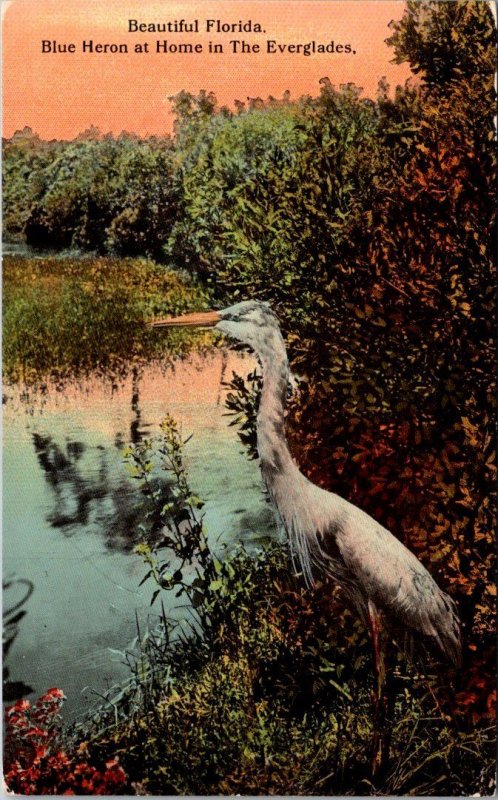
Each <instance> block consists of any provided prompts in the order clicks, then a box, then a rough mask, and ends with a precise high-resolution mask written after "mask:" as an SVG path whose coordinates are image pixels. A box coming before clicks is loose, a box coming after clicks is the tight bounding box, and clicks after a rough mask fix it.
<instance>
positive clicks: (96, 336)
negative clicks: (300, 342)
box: [3, 256, 211, 386]
mask: <svg viewBox="0 0 498 800" xmlns="http://www.w3.org/2000/svg"><path fill="white" fill-rule="evenodd" d="M3 303H4V312H3V313H4V320H3V369H4V380H5V381H6V382H7V383H20V384H24V385H27V386H36V385H37V384H41V383H42V382H44V381H47V380H48V381H50V382H52V383H54V384H56V385H64V383H66V382H67V381H69V380H71V379H74V378H81V377H84V376H87V375H89V374H97V375H105V376H107V377H108V378H110V379H113V380H116V379H119V378H120V377H125V376H126V374H127V373H128V372H129V371H130V369H132V368H133V367H134V366H137V365H138V364H141V363H147V362H151V361H154V360H155V359H160V358H161V359H168V357H171V356H173V355H174V356H178V355H183V354H186V353H187V352H189V351H190V350H191V349H192V348H193V347H203V346H204V345H205V344H206V343H207V341H208V339H207V337H206V336H204V335H202V334H201V335H199V334H192V333H188V332H184V331H172V332H170V333H169V334H168V336H164V335H161V334H158V332H157V331H154V330H152V329H150V328H148V327H147V325H146V323H147V321H148V320H150V319H152V318H153V317H155V316H162V315H168V314H181V313H182V312H184V311H186V310H201V309H203V308H206V307H207V303H208V301H207V295H206V292H205V291H204V290H203V289H201V288H200V287H199V286H198V285H197V284H196V283H195V282H193V281H191V280H187V279H186V278H184V277H182V276H180V275H179V274H178V273H175V272H173V271H172V270H169V269H166V268H165V267H161V266H158V265H157V264H155V263H153V262H151V261H147V260H145V259H116V258H86V259H81V258H67V259H58V258H40V259H30V258H23V257H18V256H6V257H5V259H4V267H3ZM209 341H211V339H210V340H209Z"/></svg>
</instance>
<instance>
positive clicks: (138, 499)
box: [3, 352, 275, 719]
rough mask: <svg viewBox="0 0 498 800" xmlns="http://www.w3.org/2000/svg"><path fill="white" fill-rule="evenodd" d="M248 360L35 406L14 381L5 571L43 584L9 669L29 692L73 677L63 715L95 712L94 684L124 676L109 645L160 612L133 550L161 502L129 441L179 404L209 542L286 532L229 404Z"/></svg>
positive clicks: (122, 642) (8, 427) (223, 359)
mask: <svg viewBox="0 0 498 800" xmlns="http://www.w3.org/2000/svg"><path fill="white" fill-rule="evenodd" d="M251 368H252V363H249V364H248V363H247V359H246V358H241V357H240V356H238V355H235V354H232V353H228V354H226V353H225V352H223V353H220V352H217V353H215V354H213V356H212V357H209V356H208V357H206V356H195V357H193V358H192V359H191V361H190V362H189V363H185V362H183V363H182V362H179V363H178V364H176V365H175V369H174V370H173V369H170V370H169V371H161V370H160V369H158V368H157V367H150V368H149V367H147V368H144V370H143V371H140V372H139V371H137V372H136V373H134V374H133V375H130V377H129V378H128V379H127V381H126V382H124V384H123V386H120V387H117V388H116V389H115V390H114V391H111V389H110V387H109V386H108V385H104V384H103V383H102V382H99V381H97V380H95V381H92V380H90V381H88V383H87V384H85V385H84V386H81V387H77V386H71V387H68V388H67V390H66V391H65V393H64V395H55V394H54V393H49V394H48V395H45V396H44V397H43V405H42V404H41V403H40V404H39V405H38V406H36V407H34V408H33V409H32V413H29V414H25V413H24V410H25V408H26V407H25V405H24V404H22V403H21V402H20V400H19V395H17V396H15V395H14V391H13V390H12V387H7V388H6V396H7V397H8V400H7V403H6V405H5V406H4V527H3V530H4V552H3V558H4V565H5V566H4V568H5V570H6V572H7V574H11V573H12V574H17V575H22V576H23V577H25V578H26V579H28V580H30V581H32V583H33V584H34V585H35V586H36V596H35V597H34V598H33V599H34V600H35V602H31V603H30V604H29V614H27V615H26V617H23V619H22V621H21V624H20V625H18V628H16V631H17V633H16V636H15V644H14V645H13V646H12V642H13V640H14V639H13V638H11V640H10V641H11V644H10V645H9V647H10V648H11V649H10V653H9V663H8V666H9V667H10V670H11V673H12V676H13V678H15V680H16V681H17V682H18V684H19V686H18V689H20V690H21V691H23V692H25V693H29V692H30V687H33V691H34V692H35V693H36V694H41V693H43V692H44V691H46V690H47V689H48V688H49V687H51V686H60V687H61V688H63V689H64V691H65V694H66V695H67V697H68V700H67V702H66V703H65V706H64V716H65V718H66V719H74V718H75V716H77V715H78V714H80V713H84V711H85V710H86V708H87V703H88V692H87V690H85V687H89V686H91V687H92V688H94V689H95V690H97V691H99V692H105V691H106V689H107V688H109V687H110V686H111V685H113V684H114V683H116V682H117V681H120V680H124V679H126V677H127V675H128V673H127V669H126V667H125V666H123V665H122V664H121V662H120V661H119V660H116V661H113V660H112V658H111V656H110V654H109V652H108V649H107V648H109V647H110V648H114V649H118V650H123V649H126V646H127V645H128V643H129V642H130V641H131V640H132V639H133V637H134V636H135V634H136V613H138V616H139V618H140V620H144V621H145V620H146V619H147V615H148V614H149V613H150V599H151V589H150V587H149V586H147V585H146V584H142V585H141V583H140V582H141V580H142V578H143V576H144V573H145V570H146V568H145V566H144V565H143V562H142V559H141V558H140V557H138V556H136V555H133V554H132V549H133V546H134V544H135V543H136V542H137V541H139V540H140V538H141V536H142V532H141V529H140V526H141V524H142V523H143V521H144V516H145V515H146V514H147V513H148V511H149V510H150V507H149V506H148V505H147V503H148V502H150V501H148V500H147V498H145V497H144V496H143V494H142V493H141V492H140V491H139V484H138V482H137V481H133V480H131V479H130V478H129V476H128V475H127V473H126V469H125V466H124V464H123V458H122V449H123V447H124V446H126V445H128V444H130V443H131V444H138V443H140V442H141V441H143V439H144V438H147V439H149V438H154V437H155V435H156V434H157V433H158V432H159V425H160V422H161V420H162V419H163V417H164V415H165V414H167V413H169V414H171V415H172V416H173V417H174V418H175V419H176V420H177V421H178V422H179V424H180V427H181V430H182V434H183V436H184V438H185V439H186V438H187V437H189V436H190V434H193V436H192V438H191V439H190V441H189V443H188V445H187V447H186V448H185V458H186V466H187V468H188V471H189V477H190V483H191V486H192V488H193V490H194V491H195V493H196V494H197V495H199V496H200V497H202V499H203V500H204V501H205V506H204V508H203V512H205V517H204V520H205V526H206V530H207V533H208V537H209V540H210V543H211V545H212V546H213V547H218V543H219V544H220V546H223V545H225V544H226V545H227V546H228V547H231V546H232V545H235V544H236V543H237V542H240V541H243V542H245V543H246V545H247V546H248V547H250V546H251V545H252V544H253V543H255V542H256V543H257V541H258V539H266V538H268V537H269V536H272V535H275V526H274V519H273V513H272V510H271V508H270V506H269V505H268V504H267V503H266V502H265V499H264V498H263V496H262V493H261V479H260V473H259V469H258V465H257V464H256V463H255V462H250V461H248V460H247V458H246V455H245V454H244V453H242V452H241V450H242V448H241V445H240V442H239V440H238V438H237V433H236V431H235V430H234V429H233V428H231V427H230V426H229V425H228V423H227V420H226V418H225V417H224V416H223V408H220V405H218V404H219V403H220V400H221V402H222V398H221V396H220V393H223V392H224V391H225V389H224V388H220V384H222V382H223V377H224V374H231V372H232V371H234V370H236V371H238V372H241V373H242V374H245V373H247V372H248V371H250V369H251ZM153 480H154V481H156V484H155V486H156V487H157V488H159V489H160V491H161V494H163V495H167V493H168V492H169V491H170V484H169V479H168V476H167V475H166V474H165V473H162V472H158V473H157V474H154V478H153ZM151 522H152V525H154V519H153V518H152V519H148V520H147V529H148V530H150V523H151ZM160 535H161V532H160V527H159V525H158V523H156V528H155V536H158V537H159V536H160ZM156 541H157V539H156ZM164 602H165V608H166V612H167V614H168V615H169V616H170V617H171V618H172V619H175V620H178V621H179V622H181V620H182V619H183V618H184V617H187V616H188V613H189V612H188V610H186V609H184V608H182V607H179V606H178V601H177V600H176V599H175V597H174V594H173V593H172V594H171V596H169V595H168V594H167V593H166V594H165V597H164ZM10 605H13V603H11V604H10ZM23 610H24V609H18V611H23ZM15 613H17V612H15ZM13 616H15V614H14V613H13ZM20 619H21V618H19V619H18V622H19V620H20ZM144 624H145V622H144ZM10 631H11V633H12V632H13V631H14V628H13V627H11V628H10ZM7 680H8V676H7ZM21 683H22V687H21ZM85 693H86V696H85ZM90 699H91V698H90Z"/></svg>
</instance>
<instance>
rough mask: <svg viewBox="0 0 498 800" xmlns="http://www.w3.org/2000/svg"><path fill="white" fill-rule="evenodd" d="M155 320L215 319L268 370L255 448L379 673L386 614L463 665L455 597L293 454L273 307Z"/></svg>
mask: <svg viewBox="0 0 498 800" xmlns="http://www.w3.org/2000/svg"><path fill="white" fill-rule="evenodd" d="M151 324H152V325H153V326H155V327H179V326H182V327H204V328H208V327H212V328H214V329H215V330H218V331H221V332H223V333H224V334H226V335H227V336H228V337H230V338H232V339H236V340H238V341H239V342H242V343H244V344H245V345H248V346H249V347H250V348H251V349H252V350H253V351H254V353H255V355H256V357H257V359H258V361H259V362H260V365H261V369H262V377H263V383H262V390H261V399H260V403H259V409H258V415H257V446H258V453H259V459H260V467H261V473H262V476H263V480H264V483H265V484H266V487H267V489H268V492H269V495H270V497H271V499H272V501H273V504H274V506H275V508H276V510H277V512H278V515H279V517H280V519H281V521H282V523H283V526H284V528H285V530H286V532H287V535H288V537H289V540H290V545H291V552H292V553H293V554H294V557H296V558H297V560H298V562H299V565H300V568H301V571H302V573H303V576H304V579H305V580H306V582H307V584H308V585H313V584H314V583H315V581H316V579H317V577H319V576H320V577H323V576H327V577H331V578H333V579H334V580H335V581H336V582H337V583H338V584H339V585H340V586H341V587H342V589H343V591H344V592H345V594H346V596H347V598H349V601H350V602H351V603H352V605H353V606H354V608H355V609H356V610H357V612H358V614H359V615H360V617H361V618H362V619H363V621H364V622H365V623H366V624H368V625H369V626H370V629H371V633H372V638H373V644H374V652H375V667H376V671H377V675H378V676H379V674H380V647H379V632H380V619H381V614H382V612H383V613H384V614H385V615H386V616H387V618H390V619H392V620H394V621H395V622H396V623H397V624H400V625H401V626H402V627H403V628H404V629H405V630H407V631H408V632H413V633H418V634H423V635H424V636H425V637H427V638H428V640H429V641H431V642H432V643H433V644H434V645H436V647H437V648H439V650H441V651H442V653H444V655H445V656H446V657H447V658H448V659H449V660H450V661H452V662H453V663H454V664H455V665H456V666H458V665H459V664H460V663H461V649H462V648H461V638H460V624H459V619H458V614H457V610H456V606H455V603H454V601H453V600H452V598H451V597H449V596H448V595H447V594H446V593H445V592H443V591H442V590H441V589H440V588H439V587H438V585H437V584H436V582H435V580H434V579H433V578H432V576H431V575H430V574H429V572H428V571H427V569H426V568H425V567H424V566H423V564H421V562H420V561H419V560H418V558H417V557H416V556H415V555H414V554H413V553H411V552H410V550H408V549H407V548H406V547H405V546H404V545H403V544H402V543H401V542H400V541H399V540H398V539H396V537H395V536H393V534H392V533H390V532H389V531H388V530H386V528H384V527H383V526H382V525H380V524H379V523H378V522H377V521H376V520H375V519H373V518H372V517H371V516H369V515H368V514H367V513H365V512H364V511H362V510H361V509H360V508H357V506H355V505H353V504H352V503H350V502H348V501H347V500H345V499H344V498H342V497H340V496H338V495H337V494H333V493H332V492H328V491H326V490H324V489H322V488H320V487H319V486H316V485H315V484H314V483H312V482H311V481H310V480H308V478H306V476H305V475H303V473H302V472H301V471H300V469H299V467H298V466H297V464H296V463H295V461H294V460H293V458H292V455H291V452H290V450H289V445H288V443H287V438H286V434H285V421H284V410H285V404H286V400H287V388H288V384H289V375H290V373H289V363H288V358H287V352H286V348H285V344H284V340H283V337H282V333H281V330H280V325H279V321H278V318H277V316H276V314H275V313H274V312H273V310H272V309H271V307H270V306H269V305H268V304H267V303H264V302H261V301H257V300H246V301H243V302H240V303H237V304H236V305H233V306H230V307H228V308H224V309H222V310H220V311H207V312H199V313H193V314H186V315H183V316H180V317H175V318H170V319H158V320H155V321H153V322H152V323H151Z"/></svg>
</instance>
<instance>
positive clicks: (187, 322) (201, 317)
mask: <svg viewBox="0 0 498 800" xmlns="http://www.w3.org/2000/svg"><path fill="white" fill-rule="evenodd" d="M220 319H221V316H220V314H219V313H218V311H194V313H193V314H182V316H181V317H166V318H165V319H154V320H152V322H149V323H148V324H149V325H150V326H151V327H152V328H212V327H213V326H214V325H216V323H217V322H219V321H220Z"/></svg>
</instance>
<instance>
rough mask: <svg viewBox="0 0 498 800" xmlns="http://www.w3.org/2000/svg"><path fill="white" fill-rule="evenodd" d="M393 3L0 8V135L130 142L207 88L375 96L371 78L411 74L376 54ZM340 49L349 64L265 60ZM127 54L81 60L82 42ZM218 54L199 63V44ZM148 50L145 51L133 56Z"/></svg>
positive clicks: (49, 3)
mask: <svg viewBox="0 0 498 800" xmlns="http://www.w3.org/2000/svg"><path fill="white" fill-rule="evenodd" d="M403 8H404V3H403V2H402V0H348V1H347V2H346V1H345V0H311V1H310V0H303V1H301V0H270V1H269V2H268V0H264V1H263V0H260V2H254V1H253V0H222V1H221V2H220V0H197V2H195V1H194V0H190V1H189V0H183V2H172V1H169V0H142V2H140V0H4V2H3V3H2V11H3V134H4V136H11V135H12V134H13V133H14V131H15V130H17V129H20V128H23V127H24V126H25V125H29V126H30V127H31V128H33V130H34V131H35V132H36V133H38V134H39V135H40V136H42V137H43V138H73V137H74V136H76V135H77V134H78V133H79V132H81V131H82V130H84V129H85V128H88V127H89V126H90V125H95V126H97V127H98V128H100V129H101V130H102V131H103V132H108V131H112V132H113V133H115V134H117V133H119V132H120V131H122V130H128V131H133V132H135V133H138V134H140V135H144V134H146V133H150V134H153V133H158V134H160V133H164V132H167V131H170V130H171V124H172V118H171V114H170V111H169V104H168V102H167V97H168V96H169V95H171V94H175V93H177V92H179V91H180V90H181V89H186V90H188V91H191V92H195V93H197V92H198V91H199V89H207V90H212V91H214V92H215V94H216V95H217V97H218V100H219V102H220V103H227V104H229V105H232V104H233V100H234V99H239V100H243V101H244V100H246V98H247V96H252V97H256V96H261V97H267V96H268V95H269V94H272V95H274V96H277V97H279V96H281V95H282V93H283V92H284V91H285V90H286V89H289V90H290V91H291V95H292V97H298V96H299V95H300V94H303V93H311V94H317V93H318V88H319V87H318V81H319V80H320V78H322V77H324V76H328V77H329V78H330V80H331V81H332V83H334V84H336V85H338V84H340V83H344V82H348V81H352V82H354V83H356V84H358V85H360V86H363V87H364V90H365V94H366V95H368V96H374V95H375V88H376V85H377V80H378V78H379V77H381V76H383V75H385V76H386V77H387V79H388V81H389V82H390V83H391V84H394V85H395V84H396V83H400V82H403V81H404V80H405V78H406V77H408V75H409V70H408V68H407V67H406V65H402V66H397V65H394V64H390V63H389V61H390V59H392V57H393V53H392V50H391V49H390V48H389V47H387V46H386V45H385V44H384V39H385V38H386V36H388V35H389V30H388V27H387V26H388V23H389V21H390V20H391V19H399V18H400V17H401V15H402V13H403ZM129 19H137V20H139V21H142V22H147V23H149V22H153V23H161V22H163V23H164V22H168V21H173V20H180V19H184V20H186V21H187V22H191V21H193V20H198V21H199V26H200V33H199V34H197V35H196V34H185V33H183V34H182V33H177V34H175V33H129V32H128V20H129ZM207 19H219V20H221V21H223V22H228V23H232V22H234V23H237V22H238V21H239V20H243V21H246V20H252V21H253V22H259V23H260V24H261V25H262V27H263V28H264V30H265V32H264V33H238V32H237V33H230V34H227V33H221V34H216V33H210V34H207V33H206V31H205V25H206V20H207ZM44 39H45V40H49V41H53V40H55V41H56V42H57V43H58V44H64V43H65V44H67V43H74V45H75V46H76V52H75V53H64V54H53V53H45V54H43V53H42V52H41V51H42V46H41V42H42V40H44ZM165 39H166V40H167V41H168V43H169V44H179V43H188V42H191V43H193V44H202V46H203V52H202V53H197V54H190V55H186V54H182V55H171V54H164V53H156V52H155V47H156V40H160V41H161V42H162V41H163V40H165ZM231 39H239V40H240V39H244V40H245V41H246V42H248V43H249V44H251V45H253V44H259V45H260V48H261V52H260V53H250V54H248V55H244V56H240V55H236V54H234V53H232V52H231V48H230V45H229V41H230V40H231ZM270 39H271V40H276V41H277V42H278V43H280V44H289V43H298V42H303V43H304V42H309V41H312V40H315V41H317V42H322V43H324V44H329V43H330V42H331V41H333V42H334V43H335V45H336V46H337V44H339V43H340V44H343V45H345V44H350V45H351V47H352V49H353V50H355V51H356V52H355V54H354V55H353V54H349V55H347V54H345V53H333V54H315V55H311V56H308V57H306V56H303V55H301V54H296V53H294V54H291V53H285V54H268V53H267V52H266V46H267V45H266V41H267V40H270ZM84 40H93V42H94V43H101V44H106V43H108V44H110V43H117V44H127V45H128V49H129V52H128V53H126V54H125V53H116V54H104V53H101V54H98V53H83V52H81V51H82V42H83V41H84ZM210 41H211V42H214V43H220V44H221V45H222V46H223V50H224V52H223V54H222V55H220V54H215V55H212V54H209V53H208V52H207V49H208V45H209V42H210ZM144 42H148V43H149V50H150V52H149V53H142V54H137V53H135V52H133V50H134V47H135V45H136V44H137V43H144Z"/></svg>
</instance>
